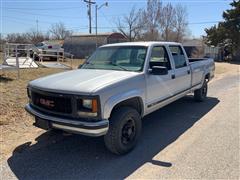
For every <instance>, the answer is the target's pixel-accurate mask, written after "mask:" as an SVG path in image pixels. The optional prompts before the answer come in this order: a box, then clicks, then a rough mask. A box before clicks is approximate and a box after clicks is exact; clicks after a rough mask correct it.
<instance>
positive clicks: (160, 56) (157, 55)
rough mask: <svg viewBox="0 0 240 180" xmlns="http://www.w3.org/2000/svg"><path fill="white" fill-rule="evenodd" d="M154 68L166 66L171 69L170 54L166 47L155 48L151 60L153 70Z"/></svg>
mask: <svg viewBox="0 0 240 180" xmlns="http://www.w3.org/2000/svg"><path fill="white" fill-rule="evenodd" d="M152 66H164V67H166V68H167V69H168V70H170V69H171V64H170V61H169V57H168V53H167V51H166V49H165V47H163V46H155V47H153V49H152V54H151V59H150V68H152Z"/></svg>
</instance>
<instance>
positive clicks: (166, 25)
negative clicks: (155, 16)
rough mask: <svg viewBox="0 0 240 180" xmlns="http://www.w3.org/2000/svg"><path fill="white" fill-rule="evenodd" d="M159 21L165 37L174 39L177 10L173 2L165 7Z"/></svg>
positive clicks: (165, 38)
mask: <svg viewBox="0 0 240 180" xmlns="http://www.w3.org/2000/svg"><path fill="white" fill-rule="evenodd" d="M159 23H160V30H161V32H162V37H163V39H164V40H165V41H170V40H172V38H173V34H174V28H175V24H176V10H175V8H174V7H173V6H172V4H171V3H168V4H167V5H166V6H164V7H163V9H162V13H161V17H160V18H159Z"/></svg>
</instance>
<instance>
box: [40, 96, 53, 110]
mask: <svg viewBox="0 0 240 180" xmlns="http://www.w3.org/2000/svg"><path fill="white" fill-rule="evenodd" d="M39 103H40V104H42V105H44V106H46V107H49V108H53V107H54V106H55V104H54V101H51V100H48V99H43V98H40V99H39Z"/></svg>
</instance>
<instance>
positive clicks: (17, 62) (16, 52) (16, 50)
mask: <svg viewBox="0 0 240 180" xmlns="http://www.w3.org/2000/svg"><path fill="white" fill-rule="evenodd" d="M15 56H16V66H17V68H18V79H19V78H20V69H19V59H18V45H15Z"/></svg>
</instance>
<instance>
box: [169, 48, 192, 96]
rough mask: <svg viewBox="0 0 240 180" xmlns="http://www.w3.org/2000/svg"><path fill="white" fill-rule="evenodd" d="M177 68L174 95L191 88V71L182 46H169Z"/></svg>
mask: <svg viewBox="0 0 240 180" xmlns="http://www.w3.org/2000/svg"><path fill="white" fill-rule="evenodd" d="M169 49H170V52H171V54H172V57H173V61H174V66H175V74H174V76H175V79H174V84H175V88H174V94H177V93H181V92H183V91H185V90H188V89H189V88H191V71H190V67H189V65H188V61H187V60H186V57H185V55H184V52H183V49H182V47H181V46H178V45H174V46H169Z"/></svg>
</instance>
